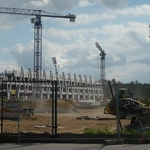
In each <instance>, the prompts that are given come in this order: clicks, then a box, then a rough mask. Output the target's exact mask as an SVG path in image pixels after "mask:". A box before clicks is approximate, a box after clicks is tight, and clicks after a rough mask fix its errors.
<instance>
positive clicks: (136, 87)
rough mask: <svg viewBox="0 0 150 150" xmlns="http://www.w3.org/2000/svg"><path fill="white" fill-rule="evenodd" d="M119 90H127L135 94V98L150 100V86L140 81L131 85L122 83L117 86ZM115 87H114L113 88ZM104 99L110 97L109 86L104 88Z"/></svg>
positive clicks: (132, 82)
mask: <svg viewBox="0 0 150 150" xmlns="http://www.w3.org/2000/svg"><path fill="white" fill-rule="evenodd" d="M116 86H117V88H119V87H122V88H127V89H129V90H130V91H131V92H133V93H134V97H135V98H137V99H141V100H143V99H144V100H150V84H149V83H140V82H138V81H131V82H130V83H122V82H120V81H118V82H117V84H116ZM113 87H114V86H113V85H112V88H113ZM103 89H104V97H109V96H110V94H111V93H110V89H109V87H108V86H104V88H103Z"/></svg>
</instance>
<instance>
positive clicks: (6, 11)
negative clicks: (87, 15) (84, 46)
mask: <svg viewBox="0 0 150 150" xmlns="http://www.w3.org/2000/svg"><path fill="white" fill-rule="evenodd" d="M0 13H3V14H14V15H30V16H41V17H55V18H70V19H75V18H76V16H75V15H73V14H68V15H59V14H55V13H49V12H46V11H42V10H32V9H21V8H5V7H0Z"/></svg>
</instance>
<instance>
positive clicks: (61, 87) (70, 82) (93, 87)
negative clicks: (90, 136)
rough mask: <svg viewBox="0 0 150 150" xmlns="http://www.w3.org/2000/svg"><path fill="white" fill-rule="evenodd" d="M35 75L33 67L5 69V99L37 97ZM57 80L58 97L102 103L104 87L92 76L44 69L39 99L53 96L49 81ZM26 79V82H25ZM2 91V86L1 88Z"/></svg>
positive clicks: (0, 78) (2, 79)
mask: <svg viewBox="0 0 150 150" xmlns="http://www.w3.org/2000/svg"><path fill="white" fill-rule="evenodd" d="M34 80H35V78H34V75H33V72H32V71H31V69H28V70H27V71H25V70H24V69H23V68H21V69H20V70H13V71H7V70H5V71H4V72H3V73H1V74H0V82H1V83H2V81H6V82H3V83H4V85H3V96H5V99H7V100H12V99H14V95H15V99H16V97H17V98H18V99H25V100H28V99H30V100H31V99H35V97H34V96H35V92H36V91H35V85H34V82H33V81H34ZM54 80H55V81H56V80H57V84H58V92H57V98H58V99H73V100H76V101H79V102H87V103H91V104H93V105H100V102H102V100H103V88H102V85H101V83H100V82H97V81H96V80H95V79H93V78H92V77H91V76H89V77H87V76H86V75H84V76H83V77H82V76H81V75H76V74H74V75H73V76H71V74H70V73H68V74H67V76H66V75H65V73H64V72H63V73H62V75H56V74H53V73H52V71H50V72H49V74H47V73H46V71H45V70H43V72H42V74H41V79H40V81H44V82H41V83H40V92H39V96H38V99H40V100H50V99H51V98H52V85H51V84H49V81H54ZM23 81H24V82H23ZM0 90H1V91H0V92H1V93H2V87H1V89H0Z"/></svg>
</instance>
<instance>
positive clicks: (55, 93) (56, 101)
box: [55, 81, 57, 135]
mask: <svg viewBox="0 0 150 150" xmlns="http://www.w3.org/2000/svg"><path fill="white" fill-rule="evenodd" d="M55 135H57V81H55Z"/></svg>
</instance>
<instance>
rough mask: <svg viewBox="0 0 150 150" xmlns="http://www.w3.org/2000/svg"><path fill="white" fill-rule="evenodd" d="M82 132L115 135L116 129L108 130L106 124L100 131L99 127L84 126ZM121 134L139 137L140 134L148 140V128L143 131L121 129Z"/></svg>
mask: <svg viewBox="0 0 150 150" xmlns="http://www.w3.org/2000/svg"><path fill="white" fill-rule="evenodd" d="M83 133H84V134H100V135H113V134H114V135H116V134H117V132H116V131H110V130H109V128H108V127H107V126H105V129H104V130H103V131H102V130H100V129H93V128H85V129H84V130H83ZM121 135H127V136H129V137H130V136H131V137H135V138H139V137H140V136H144V138H146V139H148V140H150V130H146V131H144V132H139V131H137V130H134V129H133V130H130V131H127V130H123V131H121Z"/></svg>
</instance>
